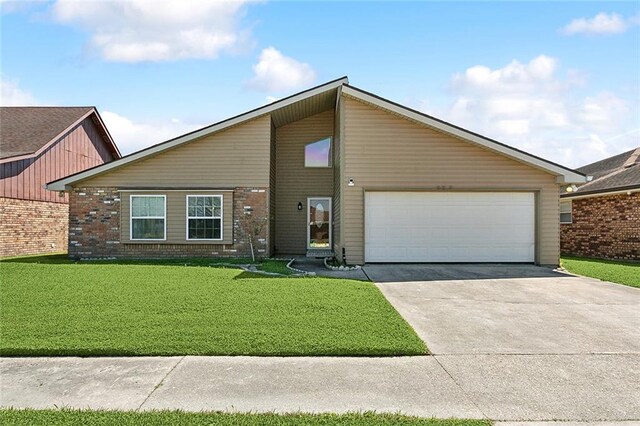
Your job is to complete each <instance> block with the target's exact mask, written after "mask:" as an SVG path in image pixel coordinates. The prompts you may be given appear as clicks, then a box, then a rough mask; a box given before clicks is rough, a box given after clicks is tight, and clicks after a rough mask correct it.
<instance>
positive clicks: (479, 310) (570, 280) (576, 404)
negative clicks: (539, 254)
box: [364, 265, 640, 421]
mask: <svg viewBox="0 0 640 426" xmlns="http://www.w3.org/2000/svg"><path fill="white" fill-rule="evenodd" d="M364 271H365V272H366V273H367V275H368V276H369V277H370V278H371V279H372V280H373V281H376V282H377V286H378V287H379V288H380V290H381V291H382V292H383V293H384V295H385V296H386V297H387V299H388V300H389V301H390V302H391V303H392V304H393V306H395V308H396V309H397V310H398V312H400V314H401V315H402V316H403V317H404V318H405V319H406V320H407V321H408V322H409V323H410V324H411V325H412V326H413V327H414V329H415V330H416V332H417V333H418V335H420V337H421V338H422V339H423V340H424V341H425V342H426V343H427V346H428V347H429V350H430V351H431V353H432V354H433V355H434V358H435V359H436V360H437V361H438V362H439V363H440V365H441V366H442V367H443V368H444V369H445V370H446V371H447V373H448V374H450V375H451V377H452V378H453V380H454V381H455V382H456V383H457V384H458V385H459V386H460V387H461V388H462V390H463V391H464V392H465V394H466V395H468V396H469V397H470V399H471V400H473V401H474V402H475V403H476V404H477V406H478V407H479V408H480V410H481V411H482V412H483V413H484V414H485V415H486V416H487V417H489V418H492V419H514V418H520V419H536V418H537V419H545V418H547V419H549V418H556V419H580V420H592V421H593V420H598V419H608V420H638V419H640V404H638V401H640V290H639V289H635V288H631V287H627V286H623V285H618V284H613V283H607V282H602V281H599V280H594V279H589V278H583V277H575V276H571V275H567V274H562V273H558V272H555V271H552V270H550V269H547V268H540V267H535V266H527V265H523V266H506V265H368V266H365V268H364ZM619 367H622V368H619Z"/></svg>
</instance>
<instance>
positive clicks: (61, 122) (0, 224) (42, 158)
mask: <svg viewBox="0 0 640 426" xmlns="http://www.w3.org/2000/svg"><path fill="white" fill-rule="evenodd" d="M116 158H120V152H119V151H118V148H117V147H116V145H115V144H114V143H113V140H112V139H111V136H110V135H109V132H108V131H107V128H106V127H105V125H104V123H103V122H102V119H101V118H100V115H99V114H98V112H97V111H96V109H95V108H94V107H2V108H0V256H14V255H23V254H37V253H46V252H59V251H65V250H67V234H68V232H67V227H68V226H67V225H68V216H69V206H68V203H69V196H68V195H67V194H65V193H64V192H62V193H58V192H51V191H47V190H46V189H45V188H44V184H45V183H47V182H50V181H52V180H55V179H59V178H61V177H64V176H67V175H69V174H72V173H76V172H79V171H82V170H85V169H88V168H91V167H93V166H97V165H100V164H103V163H105V162H108V161H111V160H114V159H116Z"/></svg>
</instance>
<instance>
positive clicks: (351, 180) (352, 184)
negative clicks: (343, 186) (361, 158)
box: [347, 178, 355, 186]
mask: <svg viewBox="0 0 640 426" xmlns="http://www.w3.org/2000/svg"><path fill="white" fill-rule="evenodd" d="M347 185H349V186H355V182H354V181H353V178H349V183H348V184H347Z"/></svg>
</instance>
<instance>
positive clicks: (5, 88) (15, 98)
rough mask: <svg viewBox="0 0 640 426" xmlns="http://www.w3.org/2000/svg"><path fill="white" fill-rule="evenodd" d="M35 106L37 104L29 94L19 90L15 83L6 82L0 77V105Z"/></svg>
mask: <svg viewBox="0 0 640 426" xmlns="http://www.w3.org/2000/svg"><path fill="white" fill-rule="evenodd" d="M37 104H38V102H37V101H36V99H35V98H34V97H33V96H32V95H31V93H29V92H26V91H24V90H22V89H20V87H18V83H17V82H15V81H7V80H5V79H3V78H2V77H0V105H2V106H29V105H37Z"/></svg>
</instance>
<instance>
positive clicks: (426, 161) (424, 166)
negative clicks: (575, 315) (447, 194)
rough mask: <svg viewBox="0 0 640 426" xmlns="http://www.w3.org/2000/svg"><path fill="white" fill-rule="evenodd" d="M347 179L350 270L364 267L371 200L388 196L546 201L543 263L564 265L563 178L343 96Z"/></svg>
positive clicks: (540, 249) (541, 206)
mask: <svg viewBox="0 0 640 426" xmlns="http://www.w3.org/2000/svg"><path fill="white" fill-rule="evenodd" d="M343 107H344V109H345V112H344V114H345V117H344V123H345V124H344V132H343V135H342V139H343V146H344V153H343V157H344V169H343V176H344V177H345V179H348V178H353V179H354V181H355V186H353V187H348V186H343V187H342V189H343V193H342V206H341V213H342V218H343V220H342V225H343V227H344V230H343V243H344V246H345V248H346V252H347V262H348V263H352V264H361V263H363V262H364V192H365V190H366V189H386V190H402V189H404V190H406V189H414V190H526V191H532V192H535V193H537V194H538V197H537V198H538V200H539V202H538V205H537V218H538V224H539V226H538V229H537V240H538V241H537V242H538V244H537V262H538V263H541V264H553V265H555V264H557V263H558V260H559V248H560V246H559V219H558V217H559V216H558V215H559V195H558V194H559V191H558V185H557V184H556V183H555V176H553V175H551V174H549V173H546V172H543V171H541V170H538V169H536V168H533V167H531V166H528V165H525V164H523V163H520V162H517V161H515V160H511V159H509V158H506V157H504V156H502V155H500V154H496V153H494V152H491V151H489V150H487V149H484V148H480V147H478V146H475V145H473V144H471V143H469V142H466V141H462V140H460V139H457V138H454V137H451V136H449V135H446V134H444V133H442V132H439V131H436V130H433V129H430V128H428V127H426V126H424V125H421V124H418V123H414V122H412V121H410V120H407V119H404V118H402V117H399V116H397V115H395V114H392V113H390V112H387V111H384V110H381V109H379V108H376V107H373V106H371V105H367V104H364V103H362V102H360V101H357V100H355V99H352V98H349V97H346V96H343Z"/></svg>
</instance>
